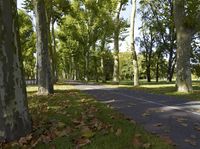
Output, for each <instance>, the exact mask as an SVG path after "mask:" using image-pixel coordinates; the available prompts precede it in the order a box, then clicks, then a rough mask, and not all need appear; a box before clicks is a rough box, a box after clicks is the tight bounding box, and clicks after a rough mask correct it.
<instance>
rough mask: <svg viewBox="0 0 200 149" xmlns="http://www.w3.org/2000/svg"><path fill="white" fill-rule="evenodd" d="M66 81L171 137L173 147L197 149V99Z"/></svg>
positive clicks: (199, 109)
mask: <svg viewBox="0 0 200 149" xmlns="http://www.w3.org/2000/svg"><path fill="white" fill-rule="evenodd" d="M70 84H72V85H74V87H75V88H76V89H78V90H81V91H83V92H84V93H87V94H89V95H92V96H94V97H95V98H96V99H97V100H98V101H100V102H103V103H106V104H109V105H111V106H112V107H114V108H115V109H117V110H118V111H119V112H121V113H123V114H124V115H126V116H127V117H130V118H132V119H133V120H134V121H136V122H137V123H138V124H139V125H142V126H143V127H144V128H145V129H146V130H147V131H149V132H151V133H153V134H156V135H159V136H160V137H161V138H166V139H167V140H172V141H173V143H174V144H175V145H176V148H177V149H200V102H198V101H191V100H188V99H182V98H179V97H171V96H166V95H155V94H150V93H145V92H143V91H138V90H130V89H122V88H117V89H116V88H110V87H108V86H103V85H95V84H82V83H78V82H70Z"/></svg>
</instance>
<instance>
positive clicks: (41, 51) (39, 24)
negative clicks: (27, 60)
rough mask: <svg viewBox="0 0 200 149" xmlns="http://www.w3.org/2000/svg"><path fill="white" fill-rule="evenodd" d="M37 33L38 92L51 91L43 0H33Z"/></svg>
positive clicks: (45, 93)
mask: <svg viewBox="0 0 200 149" xmlns="http://www.w3.org/2000/svg"><path fill="white" fill-rule="evenodd" d="M34 9H35V15H36V33H37V45H36V47H37V68H38V94H42V95H47V94H51V93H53V83H52V80H51V67H50V60H49V51H48V31H47V29H48V25H47V20H46V15H44V14H46V10H45V3H44V0H34Z"/></svg>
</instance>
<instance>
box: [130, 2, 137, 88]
mask: <svg viewBox="0 0 200 149" xmlns="http://www.w3.org/2000/svg"><path fill="white" fill-rule="evenodd" d="M135 16H136V0H132V13H131V27H130V46H131V47H130V48H131V51H132V56H133V70H134V86H138V85H139V67H138V60H137V54H136V50H135V39H134V37H135V36H134V33H135V32H134V29H135Z"/></svg>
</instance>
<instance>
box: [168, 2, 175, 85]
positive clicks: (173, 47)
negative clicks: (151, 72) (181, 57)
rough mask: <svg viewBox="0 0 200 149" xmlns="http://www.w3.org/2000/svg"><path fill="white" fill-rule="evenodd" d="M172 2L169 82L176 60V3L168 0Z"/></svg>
mask: <svg viewBox="0 0 200 149" xmlns="http://www.w3.org/2000/svg"><path fill="white" fill-rule="evenodd" d="M168 1H169V4H170V19H171V24H170V27H169V36H170V46H169V59H168V69H167V80H168V81H169V82H172V77H173V73H174V70H173V66H174V61H175V57H176V56H175V53H174V49H175V45H174V43H175V40H176V36H175V26H174V4H173V2H172V0H168Z"/></svg>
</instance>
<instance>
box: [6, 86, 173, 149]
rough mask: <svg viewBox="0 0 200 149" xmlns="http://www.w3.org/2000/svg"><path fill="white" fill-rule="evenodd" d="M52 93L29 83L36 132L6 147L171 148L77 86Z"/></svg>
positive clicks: (48, 148)
mask: <svg viewBox="0 0 200 149" xmlns="http://www.w3.org/2000/svg"><path fill="white" fill-rule="evenodd" d="M55 89H56V93H55V94H54V95H50V96H36V95H34V93H35V91H36V87H28V100H29V108H30V112H31V115H32V119H33V133H32V134H29V135H28V136H26V137H24V138H21V139H20V140H19V141H18V142H12V143H10V144H6V145H4V146H3V148H9V149H10V148H11V147H12V148H36V149H74V148H76V149H78V148H83V149H142V148H144V149H161V148H162V149H171V148H173V147H172V146H171V145H169V144H167V143H165V142H166V141H168V142H170V141H169V140H161V139H160V138H158V137H156V136H154V135H151V134H149V133H147V132H146V131H144V129H143V128H141V127H140V126H138V125H137V124H135V122H134V121H131V120H130V119H128V118H125V117H124V116H123V115H121V114H119V113H118V112H116V111H114V110H113V109H112V108H111V107H109V106H107V105H105V104H102V103H99V102H97V101H95V100H94V99H93V98H92V97H90V96H88V95H85V94H83V93H81V92H79V91H77V90H74V89H73V88H72V87H71V86H68V85H56V86H55Z"/></svg>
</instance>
